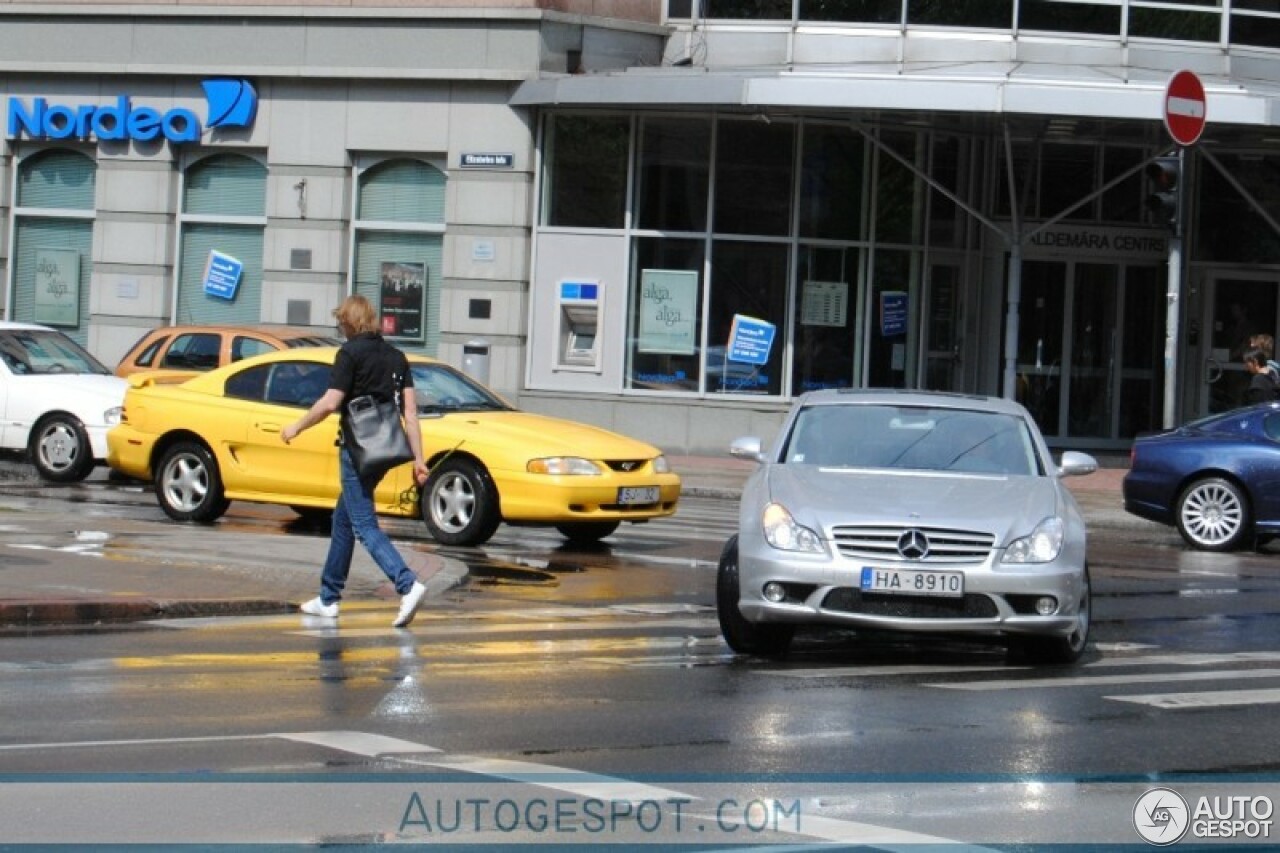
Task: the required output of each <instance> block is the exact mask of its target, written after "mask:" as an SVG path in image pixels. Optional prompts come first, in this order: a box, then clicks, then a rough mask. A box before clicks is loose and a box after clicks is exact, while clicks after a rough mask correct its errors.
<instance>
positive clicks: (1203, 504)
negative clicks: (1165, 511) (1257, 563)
mask: <svg viewBox="0 0 1280 853" xmlns="http://www.w3.org/2000/svg"><path fill="white" fill-rule="evenodd" d="M1177 515H1178V532H1179V533H1181V534H1182V538H1183V539H1185V540H1186V541H1187V544H1188V545H1191V546H1192V547H1193V548H1198V549H1200V550H1201V551H1233V550H1235V549H1236V548H1238V547H1239V546H1240V544H1241V543H1242V542H1243V541H1244V539H1245V537H1246V536H1247V535H1248V533H1249V529H1250V526H1251V521H1250V517H1249V498H1248V496H1247V495H1245V493H1244V489H1242V488H1241V487H1240V486H1239V485H1237V484H1236V483H1234V482H1232V481H1231V480H1227V479H1224V478H1222V477H1206V478H1204V479H1201V480H1196V481H1195V482H1194V483H1192V484H1191V485H1190V486H1187V488H1186V489H1185V490H1184V491H1183V492H1182V495H1181V496H1180V497H1179V498H1178V506H1177Z"/></svg>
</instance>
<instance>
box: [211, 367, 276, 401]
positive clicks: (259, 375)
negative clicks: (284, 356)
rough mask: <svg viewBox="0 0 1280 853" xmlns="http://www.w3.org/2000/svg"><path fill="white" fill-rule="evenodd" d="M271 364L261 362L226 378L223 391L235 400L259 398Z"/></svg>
mask: <svg viewBox="0 0 1280 853" xmlns="http://www.w3.org/2000/svg"><path fill="white" fill-rule="evenodd" d="M270 370H271V365H269V364H263V365H259V366H257V367H251V368H249V369H248V370H242V371H240V372H239V373H237V374H235V375H234V376H232V377H231V378H230V379H228V380H227V384H226V385H225V386H223V393H225V394H226V395H227V396H228V397H234V398H236V399H237V400H261V399H262V398H263V393H264V392H265V391H266V388H267V374H268V373H269V372H270Z"/></svg>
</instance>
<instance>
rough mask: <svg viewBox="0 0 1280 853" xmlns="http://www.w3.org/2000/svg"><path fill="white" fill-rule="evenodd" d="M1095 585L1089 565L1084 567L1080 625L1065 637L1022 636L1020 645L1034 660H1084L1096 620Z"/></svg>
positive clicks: (1079, 605) (1042, 661) (1066, 662)
mask: <svg viewBox="0 0 1280 853" xmlns="http://www.w3.org/2000/svg"><path fill="white" fill-rule="evenodd" d="M1092 589H1093V584H1091V583H1090V581H1089V567H1088V566H1085V568H1084V588H1083V589H1082V590H1081V596H1080V600H1079V601H1078V602H1076V627H1075V630H1074V631H1072V632H1071V633H1070V634H1068V635H1067V636H1065V637H1021V638H1019V640H1018V642H1017V645H1018V647H1019V649H1020V650H1021V651H1022V656H1023V657H1024V658H1026V659H1027V661H1029V662H1030V663H1036V664H1068V663H1075V662H1076V661H1078V660H1080V656H1081V655H1083V654H1084V650H1085V647H1086V646H1087V645H1088V644H1089V626H1090V624H1091V623H1092V621H1093V618H1092V617H1093V593H1092Z"/></svg>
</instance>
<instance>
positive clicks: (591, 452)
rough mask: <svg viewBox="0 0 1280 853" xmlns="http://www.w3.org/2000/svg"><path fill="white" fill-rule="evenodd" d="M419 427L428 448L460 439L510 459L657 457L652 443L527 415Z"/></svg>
mask: <svg viewBox="0 0 1280 853" xmlns="http://www.w3.org/2000/svg"><path fill="white" fill-rule="evenodd" d="M420 423H421V426H422V432H423V435H424V436H425V437H426V440H427V445H428V446H432V445H436V444H440V443H449V444H456V443H457V442H458V441H460V440H463V441H466V442H467V444H476V445H488V446H492V445H503V446H505V447H506V449H507V450H508V451H509V452H511V453H512V454H513V455H522V456H523V457H524V458H526V459H536V458H540V457H543V456H581V457H583V458H585V459H652V458H653V457H656V456H659V455H660V454H661V451H660V450H658V448H656V447H654V446H653V445H651V444H646V443H645V442H643V441H637V440H636V439H634V438H628V437H627V436H625V435H619V434H618V433H616V432H610V431H609V430H607V429H601V428H600V427H594V426H589V425H587V424H581V423H576V422H574V421H566V420H561V419H560V418H553V417H548V416H546V415H535V414H531V413H529V412H457V413H451V414H446V415H445V416H444V417H441V418H434V417H431V416H426V415H424V416H422V417H421V420H420ZM447 437H452V441H449V440H448V438H447ZM442 439H444V441H442Z"/></svg>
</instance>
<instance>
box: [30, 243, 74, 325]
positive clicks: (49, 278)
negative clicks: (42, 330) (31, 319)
mask: <svg viewBox="0 0 1280 853" xmlns="http://www.w3.org/2000/svg"><path fill="white" fill-rule="evenodd" d="M35 288H36V292H35V301H36V305H35V321H36V322H37V323H44V324H45V325H46V326H78V325H80V253H79V252H77V251H76V250H74V249H36V279H35Z"/></svg>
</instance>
